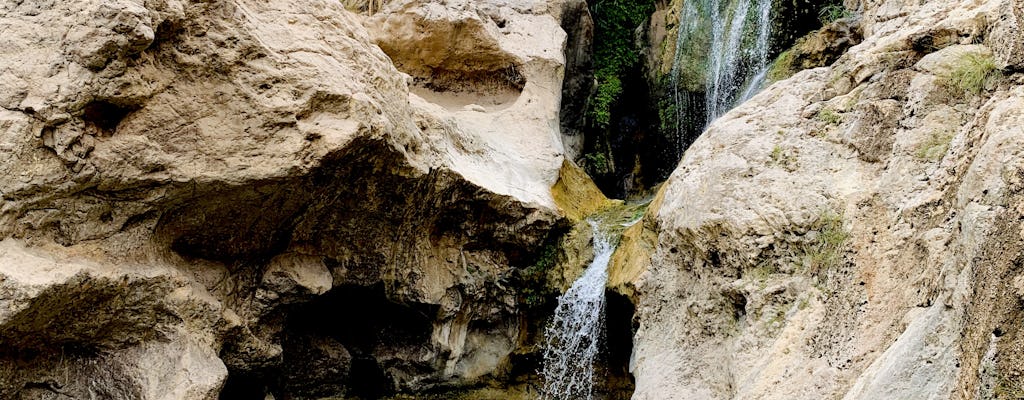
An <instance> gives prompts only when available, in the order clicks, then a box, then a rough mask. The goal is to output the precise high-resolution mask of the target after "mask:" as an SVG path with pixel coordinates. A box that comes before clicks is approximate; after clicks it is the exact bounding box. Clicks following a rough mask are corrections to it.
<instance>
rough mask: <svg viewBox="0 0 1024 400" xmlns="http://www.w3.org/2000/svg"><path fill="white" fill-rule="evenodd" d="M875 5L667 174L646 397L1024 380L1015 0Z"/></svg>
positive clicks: (651, 281)
mask: <svg viewBox="0 0 1024 400" xmlns="http://www.w3.org/2000/svg"><path fill="white" fill-rule="evenodd" d="M855 8H856V7H855ZM859 9H860V10H861V16H860V18H861V19H860V23H861V24H862V25H861V29H862V30H863V34H864V41H863V43H861V44H859V45H857V46H854V47H852V48H851V49H850V50H849V51H848V52H847V53H846V54H844V55H843V56H842V57H840V58H839V59H838V61H836V62H835V63H834V64H832V65H831V66H829V67H822V68H816V69H811V70H806V71H803V72H800V73H797V74H796V75H795V76H793V77H791V78H789V79H786V80H784V81H781V82H778V83H776V84H774V85H772V86H770V87H769V88H768V89H766V90H765V91H763V92H762V93H761V94H759V95H757V96H756V97H754V98H753V99H752V100H750V101H749V102H747V103H745V104H743V105H741V106H739V107H737V108H736V109H734V110H733V111H731V112H729V113H728V114H726V115H725V116H723V117H722V118H720V119H718V120H717V121H716V122H715V123H714V124H712V125H711V126H710V128H709V129H708V130H707V132H705V133H704V134H703V136H701V137H700V139H699V140H697V141H696V142H695V143H694V145H693V146H692V147H691V148H690V149H689V150H688V151H687V153H686V155H685V157H684V158H683V160H682V162H681V164H680V166H679V168H678V169H677V170H676V171H675V172H674V173H673V175H672V177H671V178H670V179H669V181H668V182H667V183H666V184H665V186H664V187H663V188H662V190H661V192H660V194H659V199H658V200H656V201H655V205H654V206H652V211H651V212H650V213H649V215H648V216H647V218H648V219H649V220H650V222H651V224H652V225H655V224H656V229H657V231H658V233H657V240H656V243H657V244H656V247H654V249H653V251H652V254H651V258H650V262H649V264H648V266H647V268H646V270H644V271H643V272H641V273H638V274H636V275H637V276H638V277H637V278H636V279H635V280H634V281H633V283H634V284H635V292H636V296H637V298H638V307H637V317H638V320H639V330H638V332H637V333H636V336H635V347H634V349H635V350H634V354H633V373H634V375H635V377H636V385H637V386H636V392H635V394H634V396H633V398H634V399H661V400H663V399H697V398H700V399H822V398H844V399H883V398H884V399H889V398H893V399H895V398H900V399H949V398H955V399H995V398H999V399H1002V398H1017V397H1019V396H1020V395H1021V393H1024V386H1022V385H1021V379H1020V377H1021V374H1022V372H1024V363H1022V360H1024V358H1022V354H1021V349H1022V348H1024V347H1022V346H1021V344H1022V343H1024V342H1022V340H1024V339H1022V336H1021V335H1022V334H1024V331H1022V330H1021V327H1020V323H1019V322H1020V320H1021V317H1022V314H1024V307H1022V306H1021V304H1022V303H1021V297H1020V296H1019V290H1018V289H1016V288H1017V286H1014V285H1015V283H1014V282H1019V281H1020V280H1021V278H1020V277H1019V276H1020V274H1021V271H1020V268H1019V263H1020V259H1021V257H1022V254H1024V253H1022V250H1024V236H1022V234H1021V231H1020V224H1019V221H1020V220H1021V219H1022V218H1024V209H1022V208H1021V204H1022V200H1024V197H1022V192H1021V189H1022V186H1021V174H1022V169H1021V168H1022V166H1024V159H1022V158H1021V156H1020V154H1021V146H1022V143H1021V140H1020V138H1021V137H1022V136H1021V135H1022V134H1024V131H1022V130H1021V126H1022V125H1021V122H1022V121H1024V86H1022V83H1024V76H1022V75H1021V74H1020V73H1019V69H1016V67H1014V65H1016V61H1014V60H1016V59H1017V58H1019V57H1020V53H1019V51H1018V50H1015V47H1014V46H1015V45H1013V44H1010V42H1014V43H1016V42H1019V41H1015V40H1013V39H1009V38H1010V37H1014V35H1016V36H1018V37H1019V35H1020V30H1019V28H1018V27H1019V21H1020V15H1021V14H1020V4H1018V2H1015V1H1010V0H991V1H982V2H970V1H964V2H961V1H940V2H927V3H926V4H920V5H919V4H918V3H914V4H911V3H908V2H903V1H885V0H879V1H863V2H861V3H860V7H859ZM967 76H971V77H972V78H967ZM659 202H660V205H659ZM632 248H634V250H633V251H634V252H637V250H635V248H636V246H633V247H632ZM640 253H642V252H640ZM613 275H614V273H613ZM627 276H628V274H627ZM627 286H628V285H627Z"/></svg>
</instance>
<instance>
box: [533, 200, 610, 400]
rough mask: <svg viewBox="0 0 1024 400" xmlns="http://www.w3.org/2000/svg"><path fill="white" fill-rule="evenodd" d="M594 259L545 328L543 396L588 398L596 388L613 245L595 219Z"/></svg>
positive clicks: (555, 399)
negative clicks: (595, 369) (595, 371)
mask: <svg viewBox="0 0 1024 400" xmlns="http://www.w3.org/2000/svg"><path fill="white" fill-rule="evenodd" d="M588 222H589V223H590V226H591V228H592V229H593V230H594V261H592V262H591V263H590V266H588V267H587V269H586V270H584V271H583V275H582V276H580V277H579V279H577V280H576V281H575V282H573V284H572V287H570V288H569V290H567V291H566V292H565V293H564V294H562V296H560V297H559V298H558V307H557V308H555V315H554V318H553V319H552V321H551V323H550V324H549V325H548V326H547V329H545V332H544V333H545V337H546V340H547V341H546V343H545V348H544V370H543V377H544V393H543V398H544V399H552V400H590V399H592V398H593V391H594V361H595V360H596V359H597V356H598V352H599V349H600V347H599V343H598V342H599V339H600V338H601V332H602V330H603V327H604V305H605V285H606V284H607V281H608V262H609V261H610V260H611V256H612V253H613V252H614V251H615V246H614V244H613V242H612V238H611V237H610V235H608V234H607V233H605V232H602V231H601V229H600V228H599V224H598V223H597V222H595V221H593V220H591V221H588Z"/></svg>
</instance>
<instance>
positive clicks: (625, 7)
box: [587, 0, 654, 128]
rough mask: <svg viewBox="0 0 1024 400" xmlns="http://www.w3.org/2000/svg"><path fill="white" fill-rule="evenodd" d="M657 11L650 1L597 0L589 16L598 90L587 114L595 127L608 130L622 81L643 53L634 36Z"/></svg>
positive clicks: (620, 92) (620, 91)
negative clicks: (592, 31)
mask: <svg viewBox="0 0 1024 400" xmlns="http://www.w3.org/2000/svg"><path fill="white" fill-rule="evenodd" d="M653 11H654V3H653V2H651V1H649V0H647V1H645V0H597V1H596V2H594V3H592V5H591V7H590V13H591V15H593V17H594V25H595V30H594V68H595V72H594V77H595V78H596V79H597V90H596V92H595V95H594V97H593V99H592V101H591V104H590V107H589V109H588V110H587V117H588V118H589V120H590V121H591V123H592V124H594V126H597V127H600V128H607V127H608V124H609V123H610V122H611V108H612V105H614V104H615V102H616V100H618V98H619V95H621V94H622V79H621V77H622V76H623V75H624V74H625V73H627V72H629V71H630V70H631V69H632V68H634V67H635V66H636V65H637V64H638V63H639V62H640V51H639V49H638V48H637V46H636V44H635V43H634V41H633V32H634V31H635V30H636V28H637V27H638V26H640V24H642V23H643V22H644V21H645V20H646V19H647V16H649V15H651V13H652V12H653Z"/></svg>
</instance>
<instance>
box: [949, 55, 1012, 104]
mask: <svg viewBox="0 0 1024 400" xmlns="http://www.w3.org/2000/svg"><path fill="white" fill-rule="evenodd" d="M998 70H999V68H998V67H996V62H995V58H993V57H992V55H991V54H978V53H966V54H964V56H963V58H961V59H960V60H959V61H958V62H957V63H956V65H954V66H953V68H952V70H950V72H949V74H948V75H947V76H944V77H943V78H944V79H943V80H944V81H945V83H946V85H947V86H949V87H952V88H956V89H959V90H961V91H963V92H966V93H972V94H978V93H981V92H982V90H985V86H986V85H987V84H988V83H989V82H991V81H992V80H993V79H995V78H996V77H997V76H998Z"/></svg>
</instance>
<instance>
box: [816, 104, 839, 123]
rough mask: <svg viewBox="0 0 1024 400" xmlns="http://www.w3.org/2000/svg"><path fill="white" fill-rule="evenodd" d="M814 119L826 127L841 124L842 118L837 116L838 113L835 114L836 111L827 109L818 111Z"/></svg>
mask: <svg viewBox="0 0 1024 400" xmlns="http://www.w3.org/2000/svg"><path fill="white" fill-rule="evenodd" d="M815 118H816V119H817V120H818V121H821V122H824V123H825V124H828V125H839V124H840V123H842V122H843V116H842V115H839V113H837V112H836V110H833V109H831V108H828V107H825V108H822V109H821V110H820V111H818V114H817V115H815Z"/></svg>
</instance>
